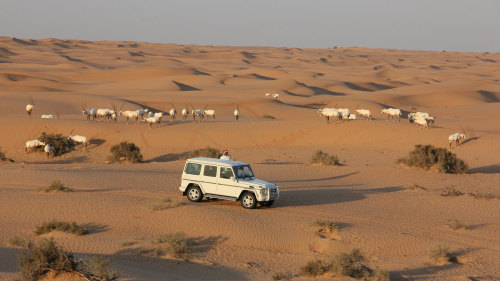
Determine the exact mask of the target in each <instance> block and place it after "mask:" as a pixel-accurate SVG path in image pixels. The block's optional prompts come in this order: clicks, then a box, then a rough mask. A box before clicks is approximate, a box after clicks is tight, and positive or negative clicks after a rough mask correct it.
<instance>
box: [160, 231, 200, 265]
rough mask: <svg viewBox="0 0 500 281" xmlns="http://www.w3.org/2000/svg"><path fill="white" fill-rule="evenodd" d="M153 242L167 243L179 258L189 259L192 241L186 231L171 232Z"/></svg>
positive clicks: (169, 248)
mask: <svg viewBox="0 0 500 281" xmlns="http://www.w3.org/2000/svg"><path fill="white" fill-rule="evenodd" d="M152 242H153V244H165V243H166V244H167V247H168V250H169V251H170V252H171V253H172V254H173V255H174V256H175V257H177V258H183V259H187V258H188V256H189V251H190V246H191V244H192V243H191V241H189V239H188V238H187V237H186V234H185V233H184V232H176V233H169V234H164V235H160V236H158V237H157V238H156V239H155V240H153V241H152Z"/></svg>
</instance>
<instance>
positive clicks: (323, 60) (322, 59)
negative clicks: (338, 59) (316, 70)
mask: <svg viewBox="0 0 500 281" xmlns="http://www.w3.org/2000/svg"><path fill="white" fill-rule="evenodd" d="M320 60H321V61H322V62H328V60H327V59H326V58H320Z"/></svg>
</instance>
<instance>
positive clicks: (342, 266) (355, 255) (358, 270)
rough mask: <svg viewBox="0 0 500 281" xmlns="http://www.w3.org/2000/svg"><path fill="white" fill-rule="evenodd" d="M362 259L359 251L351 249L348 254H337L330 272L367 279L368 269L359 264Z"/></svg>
mask: <svg viewBox="0 0 500 281" xmlns="http://www.w3.org/2000/svg"><path fill="white" fill-rule="evenodd" d="M364 259H365V258H364V257H363V255H362V254H361V251H360V250H359V249H353V250H352V252H351V253H350V254H347V253H341V254H338V255H337V256H336V257H335V258H334V259H333V262H332V271H333V272H334V273H336V274H338V275H344V276H350V277H353V278H367V277H368V276H369V275H370V273H369V271H368V268H367V267H365V266H364V265H363V264H361V262H362V261H363V260H364Z"/></svg>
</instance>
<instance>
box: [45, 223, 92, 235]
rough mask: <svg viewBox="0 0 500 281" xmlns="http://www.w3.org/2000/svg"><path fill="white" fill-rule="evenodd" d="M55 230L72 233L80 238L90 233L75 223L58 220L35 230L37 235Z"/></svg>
mask: <svg viewBox="0 0 500 281" xmlns="http://www.w3.org/2000/svg"><path fill="white" fill-rule="evenodd" d="M54 230H57V231H63V232H67V233H72V234H76V235H78V236H80V235H85V234H88V233H89V231H88V230H87V229H86V228H85V227H83V226H79V225H77V224H76V223H75V222H71V223H68V222H63V221H58V220H52V221H50V222H45V223H43V224H42V225H40V226H38V227H37V228H36V229H35V234H36V235H42V234H45V233H49V232H52V231H54Z"/></svg>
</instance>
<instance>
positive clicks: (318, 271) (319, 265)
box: [300, 260, 330, 277]
mask: <svg viewBox="0 0 500 281" xmlns="http://www.w3.org/2000/svg"><path fill="white" fill-rule="evenodd" d="M329 269H330V265H329V264H326V263H325V262H323V261H321V260H314V261H309V262H308V263H307V264H306V265H305V266H303V267H301V268H300V273H301V274H302V275H303V276H309V277H314V276H318V275H322V274H323V273H325V272H327V271H328V270H329Z"/></svg>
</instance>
